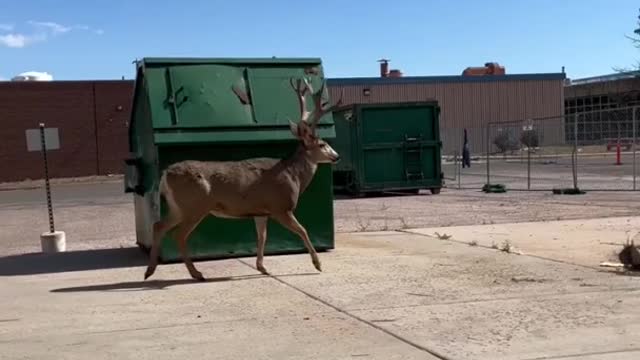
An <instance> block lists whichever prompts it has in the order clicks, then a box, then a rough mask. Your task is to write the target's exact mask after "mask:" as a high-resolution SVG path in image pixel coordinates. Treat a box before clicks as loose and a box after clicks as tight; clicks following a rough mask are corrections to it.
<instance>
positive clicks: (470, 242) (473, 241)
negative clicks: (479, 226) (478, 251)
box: [469, 240, 478, 246]
mask: <svg viewBox="0 0 640 360" xmlns="http://www.w3.org/2000/svg"><path fill="white" fill-rule="evenodd" d="M469 246H478V241H476V240H471V241H469Z"/></svg>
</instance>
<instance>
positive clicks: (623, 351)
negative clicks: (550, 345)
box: [523, 348, 640, 360]
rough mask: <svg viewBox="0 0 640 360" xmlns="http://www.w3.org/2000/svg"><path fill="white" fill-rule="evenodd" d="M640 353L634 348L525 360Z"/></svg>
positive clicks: (553, 359) (552, 359) (537, 358)
mask: <svg viewBox="0 0 640 360" xmlns="http://www.w3.org/2000/svg"><path fill="white" fill-rule="evenodd" d="M636 351H640V348H632V349H624V350H622V349H621V350H611V351H598V352H589V353H580V354H570V355H551V356H543V357H536V358H529V359H523V360H556V359H575V358H581V357H584V356H592V355H608V354H624V353H631V352H636Z"/></svg>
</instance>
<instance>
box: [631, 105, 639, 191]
mask: <svg viewBox="0 0 640 360" xmlns="http://www.w3.org/2000/svg"><path fill="white" fill-rule="evenodd" d="M636 110H638V108H636V107H634V108H633V109H632V111H633V115H632V116H631V119H632V121H633V122H632V124H631V127H632V129H633V130H632V131H633V143H631V146H633V191H636V119H637V116H636Z"/></svg>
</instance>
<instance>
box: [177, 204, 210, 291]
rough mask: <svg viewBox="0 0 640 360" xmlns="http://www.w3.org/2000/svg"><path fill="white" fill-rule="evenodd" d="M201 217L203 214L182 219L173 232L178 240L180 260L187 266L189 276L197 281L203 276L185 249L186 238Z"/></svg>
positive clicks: (201, 279) (202, 278) (202, 279)
mask: <svg viewBox="0 0 640 360" xmlns="http://www.w3.org/2000/svg"><path fill="white" fill-rule="evenodd" d="M203 217H204V215H202V216H198V217H189V218H186V219H184V220H183V221H182V223H181V224H180V225H178V227H177V229H176V232H175V239H176V241H177V242H178V249H179V250H180V254H181V256H182V261H183V262H184V264H185V266H186V267H187V270H188V271H189V274H190V275H191V277H192V278H194V279H196V280H199V281H204V280H205V279H204V276H202V273H201V272H200V271H198V270H197V269H196V267H195V265H193V261H191V257H190V256H189V251H188V249H187V240H188V239H189V235H191V233H192V232H193V230H194V229H195V228H196V226H197V225H198V224H199V223H200V221H201V220H202V218H203Z"/></svg>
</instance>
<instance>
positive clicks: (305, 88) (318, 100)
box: [289, 78, 344, 132]
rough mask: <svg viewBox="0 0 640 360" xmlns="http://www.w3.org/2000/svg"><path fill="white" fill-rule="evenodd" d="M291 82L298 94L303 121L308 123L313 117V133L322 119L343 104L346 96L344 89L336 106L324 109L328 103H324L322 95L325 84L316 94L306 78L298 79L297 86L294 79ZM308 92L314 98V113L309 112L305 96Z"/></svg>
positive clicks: (311, 124) (310, 123) (311, 122)
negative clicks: (343, 97) (344, 95)
mask: <svg viewBox="0 0 640 360" xmlns="http://www.w3.org/2000/svg"><path fill="white" fill-rule="evenodd" d="M289 82H290V83H291V87H293V89H294V90H295V92H296V94H297V95H298V102H299V105H300V116H301V120H302V121H305V122H308V120H309V117H310V116H311V121H310V122H309V125H310V126H311V130H312V131H313V132H315V129H316V125H317V124H318V121H320V118H322V117H323V116H324V115H325V114H327V113H328V112H331V111H333V109H335V108H336V107H338V106H340V105H341V104H342V95H343V94H344V89H343V90H341V92H340V98H339V99H338V101H337V102H336V103H335V104H333V105H331V106H330V107H328V108H323V107H324V106H325V105H326V103H324V104H323V103H322V95H323V93H324V86H325V83H324V82H322V86H321V87H320V90H319V91H318V92H317V93H315V94H314V92H313V88H312V87H311V84H309V81H307V79H306V78H303V79H298V80H297V81H296V84H295V85H294V83H293V79H291V80H290V81H289ZM303 82H304V85H303ZM307 92H309V93H311V95H312V96H313V104H314V109H313V112H309V111H308V110H307V101H306V98H305V95H306V94H307Z"/></svg>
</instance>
